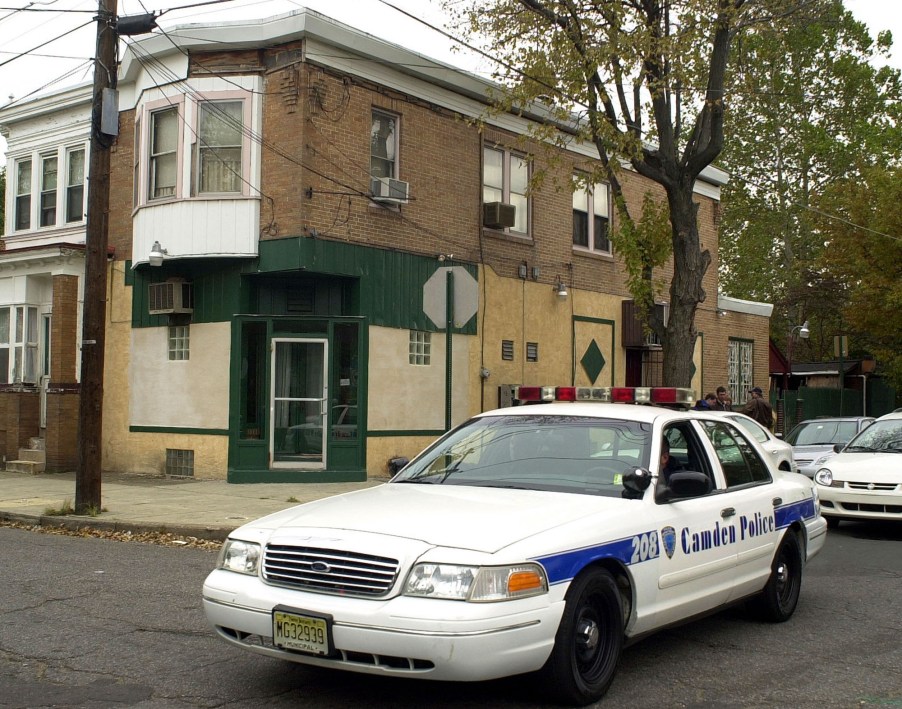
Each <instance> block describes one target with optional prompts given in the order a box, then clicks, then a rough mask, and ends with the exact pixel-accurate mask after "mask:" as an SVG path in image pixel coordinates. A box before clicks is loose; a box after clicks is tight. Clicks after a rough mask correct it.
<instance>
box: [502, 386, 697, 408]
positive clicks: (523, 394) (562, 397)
mask: <svg viewBox="0 0 902 709" xmlns="http://www.w3.org/2000/svg"><path fill="white" fill-rule="evenodd" d="M513 393H514V398H515V399H516V400H517V401H519V402H520V403H521V404H527V403H528V404H534V403H550V402H553V401H593V402H601V403H610V402H614V403H619V404H661V405H671V406H691V405H692V404H693V403H695V392H694V391H693V390H692V389H687V388H684V387H547V386H546V387H534V386H521V387H515V388H514V392H513Z"/></svg>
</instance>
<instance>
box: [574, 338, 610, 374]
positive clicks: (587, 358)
mask: <svg viewBox="0 0 902 709" xmlns="http://www.w3.org/2000/svg"><path fill="white" fill-rule="evenodd" d="M579 363H580V364H581V365H582V366H583V371H584V372H585V373H586V375H587V376H588V377H589V383H590V384H594V383H595V380H596V379H598V375H599V374H601V370H602V369H604V365H605V361H604V355H603V354H601V350H600V349H598V345H597V344H596V342H595V340H592V342H590V343H589V346H588V347H587V348H586V352H585V354H584V355H583V358H582V359H581V360H580V361H579Z"/></svg>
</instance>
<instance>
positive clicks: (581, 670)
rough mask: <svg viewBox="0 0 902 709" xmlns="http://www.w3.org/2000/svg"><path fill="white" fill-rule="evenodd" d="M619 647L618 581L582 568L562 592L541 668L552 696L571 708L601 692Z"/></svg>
mask: <svg viewBox="0 0 902 709" xmlns="http://www.w3.org/2000/svg"><path fill="white" fill-rule="evenodd" d="M622 649H623V604H622V602H621V598H620V591H619V590H618V588H617V583H616V581H614V577H613V576H611V574H610V573H608V572H607V571H604V570H592V571H586V572H583V573H582V574H580V575H579V576H577V577H576V579H574V581H573V583H572V584H571V585H570V589H569V590H568V591H567V599H566V606H565V608H564V616H563V618H561V624H560V627H559V628H558V631H557V635H555V638H554V649H553V650H552V651H551V656H550V657H549V658H548V661H547V662H546V663H545V667H543V668H542V674H543V675H544V677H543V679H545V680H546V682H545V686H546V687H547V688H548V689H549V690H550V691H551V692H552V693H553V694H554V697H555V699H557V700H559V701H561V702H563V703H566V704H570V705H573V706H583V705H585V704H590V703H592V702H596V701H598V700H599V699H601V697H602V696H604V693H605V692H606V691H607V689H608V687H609V686H610V684H611V682H612V681H613V679H614V673H615V672H616V671H617V664H618V663H619V662H620V652H621V650H622Z"/></svg>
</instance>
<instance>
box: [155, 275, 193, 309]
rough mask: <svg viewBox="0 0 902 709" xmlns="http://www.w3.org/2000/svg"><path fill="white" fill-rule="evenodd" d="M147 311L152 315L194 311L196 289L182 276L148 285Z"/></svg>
mask: <svg viewBox="0 0 902 709" xmlns="http://www.w3.org/2000/svg"><path fill="white" fill-rule="evenodd" d="M147 304H148V307H147V312H148V313H150V314H151V315H168V314H174V313H191V312H194V289H193V288H192V285H191V283H189V282H188V281H186V280H183V279H181V278H170V279H169V280H168V281H164V282H163V283H151V284H150V285H149V286H148V298H147Z"/></svg>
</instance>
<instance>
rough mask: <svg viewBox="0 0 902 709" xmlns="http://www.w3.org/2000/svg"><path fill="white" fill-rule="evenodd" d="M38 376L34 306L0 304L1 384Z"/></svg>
mask: <svg viewBox="0 0 902 709" xmlns="http://www.w3.org/2000/svg"><path fill="white" fill-rule="evenodd" d="M37 378H38V309H37V307H36V306H33V305H13V306H9V305H6V306H0V384H11V383H16V384H21V383H25V384H34V383H35V382H37Z"/></svg>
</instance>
